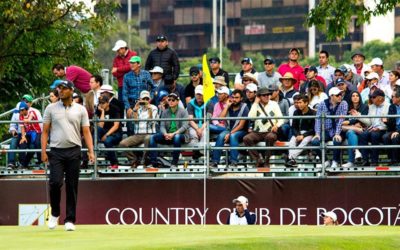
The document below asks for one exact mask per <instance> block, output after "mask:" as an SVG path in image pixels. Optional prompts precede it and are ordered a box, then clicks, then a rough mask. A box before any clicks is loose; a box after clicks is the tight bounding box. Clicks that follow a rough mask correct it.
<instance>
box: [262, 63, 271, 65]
mask: <svg viewBox="0 0 400 250" xmlns="http://www.w3.org/2000/svg"><path fill="white" fill-rule="evenodd" d="M272 64H273V63H264V65H272Z"/></svg>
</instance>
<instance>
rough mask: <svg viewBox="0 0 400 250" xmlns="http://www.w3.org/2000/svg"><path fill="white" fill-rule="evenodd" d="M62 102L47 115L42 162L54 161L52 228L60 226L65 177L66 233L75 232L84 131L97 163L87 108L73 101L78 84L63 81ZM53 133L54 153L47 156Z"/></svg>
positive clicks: (50, 183)
mask: <svg viewBox="0 0 400 250" xmlns="http://www.w3.org/2000/svg"><path fill="white" fill-rule="evenodd" d="M57 90H58V93H59V97H60V101H58V102H56V103H52V104H50V105H49V106H47V108H46V110H45V111H44V116H43V133H42V160H43V162H45V163H47V162H50V164H49V168H50V178H49V187H50V206H51V216H50V219H49V222H48V226H49V228H50V229H54V228H55V227H56V226H57V224H58V217H59V216H60V201H61V187H62V185H63V180H64V175H65V192H66V203H67V204H66V218H65V220H64V224H65V230H66V231H74V230H75V225H74V223H75V218H76V202H77V196H78V180H79V166H80V164H81V146H82V145H81V131H82V132H83V136H84V139H85V142H86V145H87V147H88V150H89V152H88V156H89V160H90V161H93V160H94V153H93V143H92V136H91V134H90V130H89V118H88V114H87V111H86V109H85V108H84V107H83V106H82V105H80V104H78V103H75V102H73V100H72V94H73V93H74V84H73V83H72V82H71V81H61V82H60V83H59V84H58V85H57ZM49 134H50V152H49V155H47V153H46V147H47V141H48V139H49Z"/></svg>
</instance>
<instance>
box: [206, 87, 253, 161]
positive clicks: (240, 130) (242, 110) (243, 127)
mask: <svg viewBox="0 0 400 250" xmlns="http://www.w3.org/2000/svg"><path fill="white" fill-rule="evenodd" d="M217 105H218V104H217ZM217 105H216V106H217ZM248 114H249V109H248V108H247V105H246V104H245V103H244V102H243V91H241V90H238V89H235V90H234V91H233V92H232V99H228V103H227V105H226V106H225V107H224V109H223V110H222V112H221V114H220V117H230V118H241V117H247V115H248ZM246 131H247V121H246V120H240V119H236V120H229V121H227V128H226V129H225V130H224V131H222V132H221V133H220V134H219V135H218V137H217V140H216V142H215V147H223V146H224V144H225V143H228V144H229V146H231V147H238V146H239V144H240V142H241V141H242V139H243V137H244V136H245V135H246ZM238 155H239V151H238V150H237V149H231V150H230V151H229V164H230V167H237V161H238ZM220 158H221V150H220V149H216V150H214V152H213V156H212V163H211V167H217V166H218V164H219V161H220Z"/></svg>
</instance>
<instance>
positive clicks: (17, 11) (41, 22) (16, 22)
mask: <svg viewBox="0 0 400 250" xmlns="http://www.w3.org/2000/svg"><path fill="white" fill-rule="evenodd" d="M96 2H97V3H96V5H95V7H94V10H95V13H93V12H92V11H91V10H90V8H88V7H87V6H85V5H84V4H83V3H82V2H78V1H70V0H47V1H37V0H21V1H0V13H2V15H0V37H1V39H0V92H1V93H2V94H3V95H5V96H8V97H10V98H8V99H7V100H5V99H3V100H2V102H3V104H4V106H3V108H4V109H5V110H7V109H10V108H12V106H14V105H15V103H16V102H17V100H18V99H19V98H20V97H21V96H22V95H23V94H25V93H30V94H32V95H34V96H38V95H39V94H41V93H43V92H47V89H48V86H49V84H50V83H51V82H52V81H53V80H54V76H53V75H52V72H51V67H52V65H53V64H54V63H62V64H65V65H70V64H77V65H79V66H82V67H84V68H86V69H88V70H89V71H90V72H96V71H97V70H98V69H99V66H100V65H99V63H98V62H97V61H96V60H94V57H93V54H94V49H95V48H96V47H97V45H98V43H99V42H100V41H101V39H99V37H101V36H103V35H104V34H105V33H106V32H107V31H108V29H109V27H110V25H111V24H112V22H113V21H114V20H115V15H114V10H115V8H116V7H117V6H118V5H117V4H116V3H115V2H114V1H111V0H99V1H96ZM4 109H3V110H4ZM0 111H1V110H0Z"/></svg>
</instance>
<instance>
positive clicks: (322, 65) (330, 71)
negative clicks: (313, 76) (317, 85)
mask: <svg viewBox="0 0 400 250" xmlns="http://www.w3.org/2000/svg"><path fill="white" fill-rule="evenodd" d="M317 70H318V75H319V76H322V77H323V78H324V79H325V82H326V85H328V84H329V83H331V82H333V75H334V74H335V68H334V67H332V66H331V65H329V53H328V51H325V50H321V51H320V52H319V66H318V67H317Z"/></svg>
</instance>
